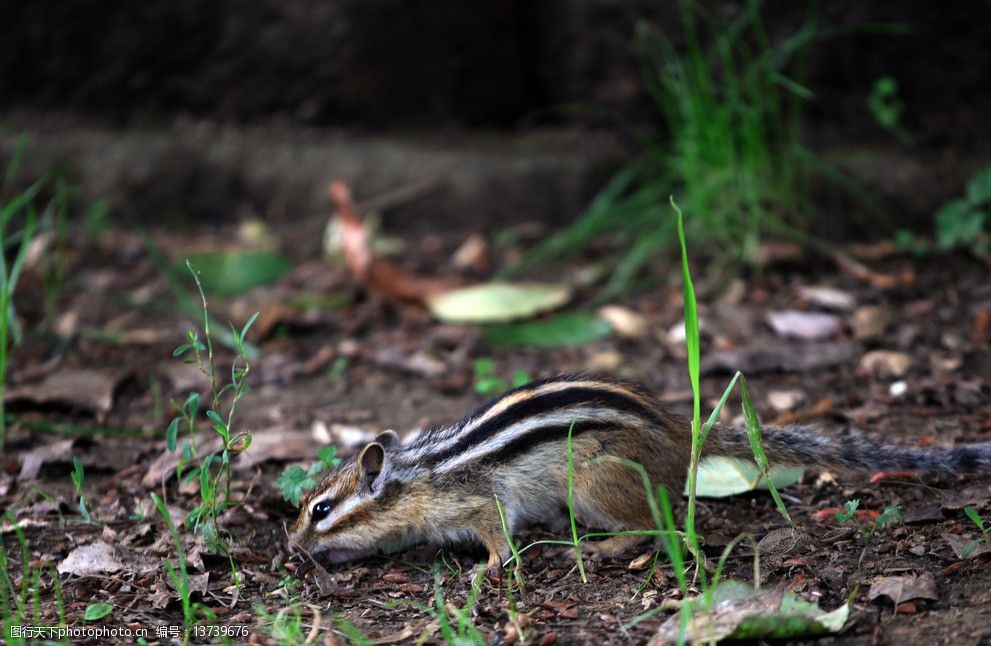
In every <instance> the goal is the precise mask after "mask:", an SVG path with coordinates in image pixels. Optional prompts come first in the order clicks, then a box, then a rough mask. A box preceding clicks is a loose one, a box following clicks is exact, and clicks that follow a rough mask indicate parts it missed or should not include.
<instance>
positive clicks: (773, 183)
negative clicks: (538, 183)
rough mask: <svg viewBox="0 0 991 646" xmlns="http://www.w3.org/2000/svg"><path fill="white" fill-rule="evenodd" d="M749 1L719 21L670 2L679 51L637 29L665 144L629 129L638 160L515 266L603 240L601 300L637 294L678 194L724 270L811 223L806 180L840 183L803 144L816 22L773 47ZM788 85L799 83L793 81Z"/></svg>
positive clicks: (669, 237) (694, 6) (649, 30)
mask: <svg viewBox="0 0 991 646" xmlns="http://www.w3.org/2000/svg"><path fill="white" fill-rule="evenodd" d="M760 5H761V3H760V2H759V0H750V1H748V2H747V3H746V4H745V6H744V7H742V8H741V10H740V11H739V13H738V14H737V15H735V16H733V17H731V18H729V19H720V18H717V17H716V16H715V15H714V14H710V13H708V12H707V11H706V10H705V9H704V8H703V7H702V6H701V5H700V4H698V3H696V2H694V1H693V0H679V3H678V6H679V8H680V18H681V20H680V28H681V39H680V40H681V41H682V42H683V43H684V44H683V46H681V47H678V46H676V45H675V42H674V39H672V38H670V37H669V36H667V35H666V34H665V33H664V32H663V31H662V30H661V29H660V28H659V27H657V26H655V25H651V24H649V23H646V22H640V23H638V24H637V25H636V41H635V42H636V45H637V49H638V52H639V58H640V62H641V68H642V78H643V83H644V86H645V87H646V89H647V91H648V92H649V94H650V96H651V97H652V99H653V101H654V104H655V105H656V107H657V109H658V112H659V114H660V121H661V125H662V126H663V127H662V131H663V132H664V135H665V136H664V137H658V136H657V135H653V134H647V133H645V132H642V131H640V130H637V129H635V128H631V131H632V134H633V135H634V137H636V139H637V140H638V142H639V143H640V146H641V150H642V152H641V153H640V154H639V155H638V156H637V157H635V158H634V159H633V160H632V161H631V162H629V163H628V164H627V165H626V166H625V167H624V168H623V169H622V170H620V171H619V172H618V173H617V174H616V175H614V176H613V178H612V179H611V180H610V182H609V183H608V184H607V185H606V186H605V187H604V188H603V189H602V190H601V191H600V192H599V194H598V195H597V196H596V197H595V199H593V201H592V202H591V203H590V204H589V206H588V207H587V208H586V209H585V211H584V212H583V213H582V214H581V215H580V216H579V217H578V218H577V220H576V221H575V223H574V224H572V225H571V226H569V227H568V228H566V229H565V230H564V231H562V232H560V233H559V234H557V235H555V236H553V237H551V238H550V239H549V240H547V241H546V242H545V243H543V244H541V245H539V246H538V247H536V248H535V249H534V250H532V251H531V252H530V253H529V254H527V255H526V256H524V258H523V259H522V261H521V266H526V265H528V264H530V263H533V262H538V261H545V260H548V259H552V258H556V257H559V256H562V255H565V254H570V253H574V252H577V251H580V250H583V249H586V248H587V247H588V246H589V244H590V242H591V241H592V240H593V239H594V238H599V237H605V238H606V239H607V240H610V241H611V242H612V246H613V248H614V249H616V250H617V251H618V252H619V253H618V259H617V260H615V261H614V263H613V265H612V272H611V278H610V279H609V282H608V284H607V285H606V287H605V293H604V294H603V295H602V298H607V297H609V296H611V295H613V294H616V293H618V292H621V291H625V290H627V289H629V288H630V287H632V286H634V285H635V279H636V278H637V274H638V272H639V271H640V270H641V269H642V268H643V267H644V266H645V265H646V264H647V263H648V262H650V261H652V260H653V259H654V258H655V257H656V254H657V253H658V252H662V251H665V250H670V249H671V246H672V241H673V240H674V239H675V236H674V233H675V232H674V225H675V223H674V221H673V219H672V218H671V217H670V214H669V212H668V211H667V209H666V206H665V201H666V200H665V198H666V196H667V195H669V194H671V193H672V192H678V193H680V194H682V195H683V196H684V199H683V202H684V205H685V208H686V210H687V211H688V212H689V213H691V214H692V215H693V216H694V218H695V220H694V222H693V225H692V232H693V234H695V235H696V236H698V238H699V239H701V240H703V241H704V242H705V244H706V246H707V247H709V248H712V249H714V251H715V252H714V256H715V257H717V258H721V259H726V261H728V262H739V261H746V262H753V261H756V260H757V258H758V253H757V252H758V243H759V241H760V239H761V236H763V235H764V234H766V233H768V232H773V233H778V234H782V233H784V234H792V233H793V232H794V231H795V229H794V227H795V226H796V225H801V224H802V223H803V222H805V221H806V219H807V217H808V215H809V214H810V213H811V199H810V190H809V184H810V181H809V180H810V177H811V176H812V175H813V173H815V172H820V173H823V174H825V175H827V176H829V177H832V178H834V179H837V180H839V179H840V178H841V176H839V174H838V173H837V172H836V171H835V170H834V169H832V168H831V167H829V166H828V165H827V164H826V163H825V162H824V161H823V160H821V159H820V158H818V157H817V156H815V155H814V154H813V153H812V152H811V151H810V150H808V149H807V148H806V147H805V146H804V145H803V143H802V141H801V133H802V130H803V120H804V116H803V111H804V103H805V101H807V100H808V99H809V98H811V96H812V93H811V92H810V91H809V90H808V89H807V88H806V87H804V86H803V85H802V83H801V80H800V79H801V78H802V76H803V74H804V55H805V52H806V51H807V49H808V48H809V46H810V45H811V44H812V43H813V42H814V41H815V40H816V39H817V38H820V37H822V35H823V34H822V30H821V29H820V27H819V26H818V23H817V19H816V17H815V15H812V16H810V17H809V18H808V19H807V20H806V21H805V23H804V24H803V25H802V26H801V27H800V28H799V29H798V31H796V32H795V33H793V34H791V35H790V36H787V37H786V38H783V39H781V40H780V41H778V42H773V43H772V41H771V39H770V38H769V36H768V34H767V31H766V29H765V27H764V23H763V19H762V17H761V14H760ZM796 79H798V80H796Z"/></svg>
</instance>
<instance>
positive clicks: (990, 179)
mask: <svg viewBox="0 0 991 646" xmlns="http://www.w3.org/2000/svg"><path fill="white" fill-rule="evenodd" d="M989 228H991V167H988V168H985V169H983V170H981V171H979V172H977V173H976V174H974V176H973V177H971V178H970V181H969V182H967V189H966V192H965V194H964V196H963V197H962V198H959V199H956V200H952V201H950V202H947V203H946V204H944V205H943V208H941V209H940V210H939V211H938V212H937V213H936V244H937V245H938V246H939V248H940V249H943V250H947V249H953V248H954V247H966V248H968V249H970V250H971V251H973V252H974V253H977V254H984V253H987V252H988V249H989V232H988V229H989Z"/></svg>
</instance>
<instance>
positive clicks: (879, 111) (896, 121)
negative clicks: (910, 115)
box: [867, 75, 911, 143]
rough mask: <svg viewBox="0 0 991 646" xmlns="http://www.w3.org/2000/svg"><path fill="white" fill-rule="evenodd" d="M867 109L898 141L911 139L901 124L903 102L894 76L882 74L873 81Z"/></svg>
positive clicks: (903, 108) (906, 141)
mask: <svg viewBox="0 0 991 646" xmlns="http://www.w3.org/2000/svg"><path fill="white" fill-rule="evenodd" d="M867 109H868V110H870V111H871V114H872V115H874V120H875V121H877V122H878V124H880V125H881V127H882V128H884V129H885V130H887V131H888V132H890V133H891V134H893V135H894V136H895V137H896V138H897V139H898V140H899V141H902V142H905V143H908V142H909V141H911V137H909V135H908V133H907V132H906V131H905V129H904V128H902V126H901V118H902V113H904V112H905V104H904V103H902V101H901V99H899V98H898V80H897V79H896V78H895V77H893V76H889V75H884V76H882V77H880V78H879V79H877V80H876V81H874V84H873V85H872V86H871V92H870V94H869V95H867Z"/></svg>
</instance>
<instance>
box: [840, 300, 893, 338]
mask: <svg viewBox="0 0 991 646" xmlns="http://www.w3.org/2000/svg"><path fill="white" fill-rule="evenodd" d="M890 324H891V312H889V311H888V310H887V309H885V308H883V307H881V306H879V305H864V306H863V307H858V308H857V309H856V311H855V312H854V313H853V316H852V317H851V319H850V327H851V328H852V329H853V336H854V338H855V339H861V340H867V339H877V338H880V337H881V336H883V335H884V332H885V330H887V329H888V325H890Z"/></svg>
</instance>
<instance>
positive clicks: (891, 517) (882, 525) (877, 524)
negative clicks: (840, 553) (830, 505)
mask: <svg viewBox="0 0 991 646" xmlns="http://www.w3.org/2000/svg"><path fill="white" fill-rule="evenodd" d="M859 508H860V500H859V499H854V500H848V501H846V502H845V503H843V511H840V512H836V520H838V521H840V524H841V525H845V524H847V523H848V522H851V521H853V522H854V523H855V524H856V525H857V529H858V530H859V531H860V535H861V536H862V537H864V538H865V539H866V540H868V541H870V540H871V539H872V538H874V535H875V534H876V533H877V532H878V530H881V529H886V528H888V527H892V526H893V525H897V524H899V523H901V522H902V513H901V510H899V509H898V507H896V506H894V505H888V506H887V507H885V508H884V511H882V512H881V513H880V514H879V515H878V517H877V518H875V519H874V522H872V523H862V522H860V519H859V518H857V510H858V509H859Z"/></svg>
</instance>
